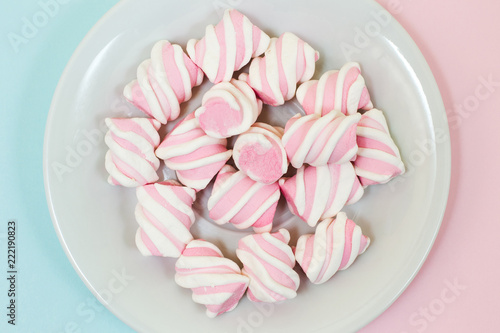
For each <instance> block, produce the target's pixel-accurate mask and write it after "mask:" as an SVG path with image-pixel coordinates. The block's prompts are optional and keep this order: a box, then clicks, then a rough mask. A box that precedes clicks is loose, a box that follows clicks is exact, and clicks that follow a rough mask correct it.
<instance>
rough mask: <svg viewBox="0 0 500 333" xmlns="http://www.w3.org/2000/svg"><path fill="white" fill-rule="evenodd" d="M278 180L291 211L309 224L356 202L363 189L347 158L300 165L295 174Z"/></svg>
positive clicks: (313, 224)
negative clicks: (335, 161) (329, 162)
mask: <svg viewBox="0 0 500 333" xmlns="http://www.w3.org/2000/svg"><path fill="white" fill-rule="evenodd" d="M279 184H280V187H281V192H282V193H283V195H284V196H285V199H286V202H287V204H288V207H289V208H290V210H291V211H292V213H293V214H295V215H297V216H298V217H300V218H301V219H302V220H304V221H305V222H307V224H308V225H309V226H311V227H314V226H315V225H316V224H317V223H318V221H320V220H323V219H326V218H329V217H333V216H335V215H336V214H337V213H338V212H339V211H340V210H341V209H342V208H343V207H344V206H345V205H350V204H353V203H355V202H357V201H358V200H359V199H360V198H361V197H362V196H363V193H364V191H363V187H362V186H361V185H360V183H359V180H358V177H356V174H355V172H354V168H353V166H352V164H351V163H350V162H349V163H344V164H327V165H323V166H319V167H313V166H309V167H307V168H306V167H304V166H303V167H301V168H300V169H298V170H297V174H296V175H295V176H293V177H292V178H289V179H286V180H285V179H281V180H280V181H279Z"/></svg>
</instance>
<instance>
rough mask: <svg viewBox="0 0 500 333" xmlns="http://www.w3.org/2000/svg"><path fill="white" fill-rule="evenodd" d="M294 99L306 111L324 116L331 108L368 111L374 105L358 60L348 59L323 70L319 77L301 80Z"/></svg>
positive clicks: (344, 112)
mask: <svg viewBox="0 0 500 333" xmlns="http://www.w3.org/2000/svg"><path fill="white" fill-rule="evenodd" d="M297 100H298V101H299V103H300V104H301V105H302V107H303V108H304V111H305V112H306V114H313V113H315V114H318V115H325V114H327V113H328V112H330V111H332V110H340V111H341V112H342V113H343V114H346V115H349V114H355V113H357V112H358V109H362V110H370V109H372V108H373V104H372V102H371V100H370V93H369V92H368V89H367V88H366V85H365V79H364V78H363V76H361V69H360V67H359V64H358V63H355V62H349V63H347V64H345V65H344V66H342V68H341V69H340V70H339V71H337V70H332V71H328V72H325V73H324V74H323V75H322V76H321V78H320V79H319V80H311V81H307V82H304V83H303V84H301V85H300V86H299V88H298V89H297Z"/></svg>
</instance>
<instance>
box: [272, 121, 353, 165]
mask: <svg viewBox="0 0 500 333" xmlns="http://www.w3.org/2000/svg"><path fill="white" fill-rule="evenodd" d="M360 118H361V115H360V114H359V113H358V114H355V115H352V116H344V115H343V114H342V113H341V112H340V111H333V112H330V113H328V114H326V115H324V116H323V117H321V116H319V115H317V114H311V115H307V116H303V117H301V116H300V114H297V115H295V116H294V117H292V118H291V119H290V120H289V121H288V122H287V123H286V127H285V134H284V135H283V138H282V140H283V145H284V146H285V150H286V153H287V155H288V158H289V160H290V163H291V164H292V165H293V167H295V168H300V167H301V166H302V165H303V164H304V163H308V164H310V165H312V166H321V165H326V164H328V163H336V164H342V163H345V162H349V161H350V160H352V159H353V158H355V157H356V152H357V151H358V145H357V144H356V126H357V124H358V122H359V119H360Z"/></svg>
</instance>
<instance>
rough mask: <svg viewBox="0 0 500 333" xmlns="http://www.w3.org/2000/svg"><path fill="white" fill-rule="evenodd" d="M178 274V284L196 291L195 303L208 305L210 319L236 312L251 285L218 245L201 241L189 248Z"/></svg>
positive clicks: (178, 268) (196, 241)
mask: <svg viewBox="0 0 500 333" xmlns="http://www.w3.org/2000/svg"><path fill="white" fill-rule="evenodd" d="M175 271H176V274H175V282H176V283H177V284H178V285H179V286H181V287H183V288H190V289H191V290H192V291H193V301H194V302H196V303H199V304H203V305H205V306H206V308H207V310H206V314H207V316H208V317H210V318H215V317H216V316H219V315H221V314H223V313H225V312H228V311H231V310H233V309H234V308H235V307H236V306H237V305H238V302H239V301H240V299H241V297H243V294H244V293H245V291H246V289H247V286H248V277H246V276H244V275H242V274H241V270H240V267H239V266H238V265H237V264H236V263H235V262H234V261H232V260H230V259H227V258H224V256H223V255H222V252H221V251H220V250H219V248H218V247H217V246H215V245H214V244H212V243H209V242H207V241H204V240H201V239H196V240H193V241H191V242H190V243H189V244H188V245H187V246H186V249H185V250H184V252H183V253H182V255H181V256H180V258H179V259H177V262H176V263H175Z"/></svg>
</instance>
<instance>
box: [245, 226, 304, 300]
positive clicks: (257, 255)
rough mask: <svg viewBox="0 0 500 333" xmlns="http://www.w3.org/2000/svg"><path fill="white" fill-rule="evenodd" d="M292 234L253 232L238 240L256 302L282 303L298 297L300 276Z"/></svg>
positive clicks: (250, 288)
mask: <svg viewBox="0 0 500 333" xmlns="http://www.w3.org/2000/svg"><path fill="white" fill-rule="evenodd" d="M289 241H290V233H289V232H288V230H286V229H280V230H279V231H278V232H275V233H272V234H270V233H268V232H266V233H263V234H253V235H248V236H246V237H243V238H242V239H240V241H239V242H238V249H237V250H236V255H237V256H238V258H239V259H240V260H241V262H242V263H243V269H242V271H241V272H242V273H243V275H246V276H248V277H249V278H250V283H249V284H248V292H247V296H248V298H249V299H250V300H251V301H254V302H269V303H274V302H279V301H284V300H286V299H291V298H294V297H295V296H297V289H298V288H299V284H300V278H299V275H298V274H297V273H296V272H295V271H294V270H293V267H294V266H295V257H294V255H293V251H292V248H291V247H290V246H289V245H288V242H289Z"/></svg>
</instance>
